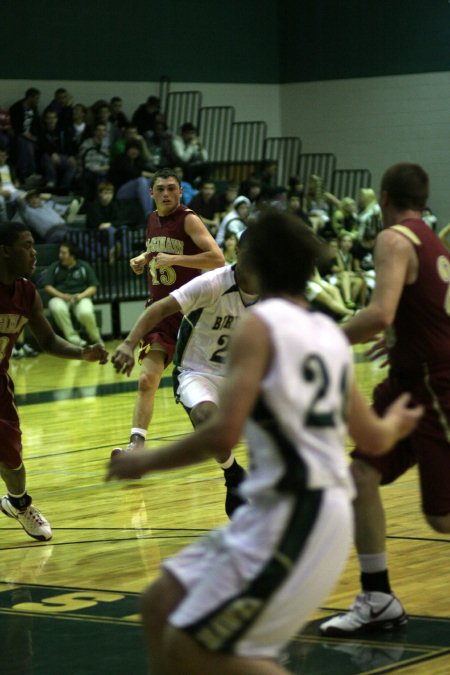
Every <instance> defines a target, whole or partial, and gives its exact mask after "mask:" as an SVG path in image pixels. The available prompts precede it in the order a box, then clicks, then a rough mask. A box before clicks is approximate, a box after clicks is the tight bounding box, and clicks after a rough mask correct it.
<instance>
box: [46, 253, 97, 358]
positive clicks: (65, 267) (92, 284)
mask: <svg viewBox="0 0 450 675" xmlns="http://www.w3.org/2000/svg"><path fill="white" fill-rule="evenodd" d="M41 284H42V285H43V286H44V289H45V291H46V292H47V293H48V294H49V295H50V296H51V297H50V300H49V303H48V307H49V309H50V312H51V315H52V317H53V319H54V321H55V323H56V325H57V326H58V328H59V329H60V330H61V332H62V334H63V336H64V337H65V338H66V340H68V342H71V343H72V344H74V345H78V346H80V347H84V346H86V341H85V340H83V339H82V338H81V336H80V334H79V333H78V331H77V330H75V328H74V325H73V322H72V315H74V316H75V317H76V319H77V321H78V322H79V323H80V324H81V326H83V328H84V330H85V331H86V334H87V337H88V339H89V342H90V343H91V344H95V343H100V344H103V341H102V338H101V335H100V331H99V329H98V326H97V322H96V320H95V312H94V305H93V303H92V299H91V298H92V297H93V296H94V295H95V293H96V292H97V286H98V281H97V278H96V276H95V272H94V270H93V269H92V267H91V266H90V265H89V263H87V262H86V261H85V260H80V259H78V252H77V249H76V247H75V246H74V244H71V243H69V242H67V243H64V244H61V246H60V247H59V260H57V261H56V262H54V263H52V264H51V265H49V267H48V268H47V269H46V270H45V271H44V272H43V275H42V279H41Z"/></svg>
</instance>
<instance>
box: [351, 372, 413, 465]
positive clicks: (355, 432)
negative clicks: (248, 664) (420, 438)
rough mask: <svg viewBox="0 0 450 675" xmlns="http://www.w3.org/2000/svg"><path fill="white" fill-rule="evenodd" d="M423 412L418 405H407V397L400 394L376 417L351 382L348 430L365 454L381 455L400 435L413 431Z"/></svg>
mask: <svg viewBox="0 0 450 675" xmlns="http://www.w3.org/2000/svg"><path fill="white" fill-rule="evenodd" d="M423 413H424V409H423V407H422V406H411V396H410V395H409V394H402V395H401V396H399V397H398V398H397V399H396V400H395V401H394V403H393V404H392V405H391V406H390V407H389V408H388V409H387V411H386V413H385V415H384V417H378V415H376V413H375V412H374V411H373V410H372V408H370V407H369V405H368V403H367V402H366V400H365V398H364V396H363V394H362V393H361V391H360V390H359V388H358V385H357V384H356V382H355V381H353V383H352V389H351V398H350V410H349V420H348V430H349V433H350V436H351V437H352V438H353V440H354V441H356V444H357V445H358V447H359V448H360V449H361V452H364V453H365V454H367V455H373V456H374V455H383V454H385V453H386V452H388V451H389V450H390V449H391V448H392V446H393V445H395V443H396V442H397V441H399V440H400V439H401V438H405V436H409V434H410V433H411V432H412V431H414V429H415V428H416V426H417V424H418V423H419V421H420V418H421V417H422V415H423Z"/></svg>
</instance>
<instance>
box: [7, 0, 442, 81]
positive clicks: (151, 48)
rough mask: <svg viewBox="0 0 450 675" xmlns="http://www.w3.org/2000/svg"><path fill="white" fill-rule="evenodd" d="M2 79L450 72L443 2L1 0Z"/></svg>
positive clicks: (300, 77) (293, 77)
mask: <svg viewBox="0 0 450 675" xmlns="http://www.w3.org/2000/svg"><path fill="white" fill-rule="evenodd" d="M0 27H1V34H2V47H1V54H2V58H1V59H0V63H1V65H0V79H25V80H29V81H32V80H36V79H38V80H42V79H52V80H61V81H68V80H106V81H108V80H109V81H121V80H123V81H127V82H129V81H144V82H145V81H155V80H159V78H160V77H161V76H162V75H168V76H169V77H170V79H171V80H172V81H178V82H192V81H194V82H217V83H221V82H241V83H245V82H251V83H277V82H302V81H313V80H324V79H336V78H349V77H367V76H376V75H394V74H405V73H421V72H431V71H443V70H450V4H449V2H448V0H341V1H339V0H223V1H222V0H221V1H218V0H190V1H189V0H165V2H164V1H156V0H129V2H128V3H127V2H125V1H124V0H120V1H119V0H0Z"/></svg>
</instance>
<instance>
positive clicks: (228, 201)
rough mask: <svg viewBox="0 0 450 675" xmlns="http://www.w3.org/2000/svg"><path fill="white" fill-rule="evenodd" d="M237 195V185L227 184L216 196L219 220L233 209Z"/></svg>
mask: <svg viewBox="0 0 450 675" xmlns="http://www.w3.org/2000/svg"><path fill="white" fill-rule="evenodd" d="M238 195H239V185H238V184H237V183H227V185H226V186H225V189H224V190H223V191H222V192H221V193H219V194H218V195H217V200H218V202H219V213H220V218H221V219H222V218H224V217H225V216H226V214H227V213H229V212H230V211H231V209H232V208H233V202H234V200H235V199H236V197H237V196H238Z"/></svg>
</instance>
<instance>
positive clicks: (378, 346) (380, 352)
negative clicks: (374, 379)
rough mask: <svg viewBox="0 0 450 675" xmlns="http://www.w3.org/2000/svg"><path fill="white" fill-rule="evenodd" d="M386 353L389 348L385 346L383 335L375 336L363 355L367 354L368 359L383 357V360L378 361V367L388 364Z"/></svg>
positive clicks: (375, 359) (374, 359)
mask: <svg viewBox="0 0 450 675" xmlns="http://www.w3.org/2000/svg"><path fill="white" fill-rule="evenodd" d="M388 354H389V350H388V348H387V345H386V340H385V338H384V336H377V337H376V338H375V340H374V341H373V342H372V346H371V347H370V349H368V350H367V351H366V352H364V356H367V358H368V359H369V361H377V360H378V359H381V358H384V361H383V362H382V363H380V368H384V367H385V366H387V365H388V363H389V359H388Z"/></svg>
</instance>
